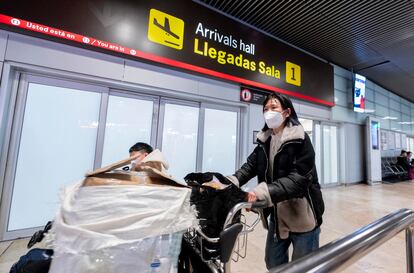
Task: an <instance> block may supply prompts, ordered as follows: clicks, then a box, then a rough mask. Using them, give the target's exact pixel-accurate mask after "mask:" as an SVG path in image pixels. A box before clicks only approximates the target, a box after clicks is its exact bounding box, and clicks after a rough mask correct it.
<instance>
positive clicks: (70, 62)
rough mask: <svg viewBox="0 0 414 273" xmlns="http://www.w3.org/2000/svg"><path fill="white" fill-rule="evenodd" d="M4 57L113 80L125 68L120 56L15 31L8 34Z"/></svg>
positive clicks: (119, 75) (121, 74) (117, 78)
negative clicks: (15, 32)
mask: <svg viewBox="0 0 414 273" xmlns="http://www.w3.org/2000/svg"><path fill="white" fill-rule="evenodd" d="M5 59H6V60H8V61H16V62H21V63H26V64H33V65H37V66H43V67H47V68H54V69H60V70H65V71H71V72H76V73H81V74H86V75H90V76H98V77H104V78H108V79H115V80H121V79H122V77H123V71H124V60H123V59H121V58H117V57H114V56H111V55H108V54H103V53H98V52H94V51H92V50H86V49H81V48H77V47H73V46H69V45H64V44H59V43H55V42H51V41H47V40H42V39H37V38H33V37H28V36H23V35H19V34H14V33H12V34H9V40H8V45H7V50H6V55H5Z"/></svg>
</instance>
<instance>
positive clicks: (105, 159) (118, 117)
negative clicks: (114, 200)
mask: <svg viewBox="0 0 414 273" xmlns="http://www.w3.org/2000/svg"><path fill="white" fill-rule="evenodd" d="M153 108H154V103H153V102H152V101H147V100H139V99H132V98H125V97H118V96H109V103H108V114H107V117H106V127H105V141H104V148H103V155H102V166H105V165H108V164H111V163H113V162H116V161H118V160H121V159H123V158H126V157H128V150H129V148H130V147H131V146H132V145H134V144H135V143H136V142H145V143H148V144H150V141H151V125H152V113H153Z"/></svg>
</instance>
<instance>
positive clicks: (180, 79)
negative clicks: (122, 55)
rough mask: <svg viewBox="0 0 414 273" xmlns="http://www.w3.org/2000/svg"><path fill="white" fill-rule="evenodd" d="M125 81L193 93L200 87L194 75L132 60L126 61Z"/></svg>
mask: <svg viewBox="0 0 414 273" xmlns="http://www.w3.org/2000/svg"><path fill="white" fill-rule="evenodd" d="M124 81H126V82H131V83H139V84H144V85H148V86H154V87H158V88H165V89H169V90H175V91H181V92H186V93H192V94H197V89H198V84H197V80H196V79H195V78H194V77H191V76H188V75H184V73H179V72H176V71H172V70H169V69H163V68H156V67H155V66H149V65H145V64H140V63H137V62H134V61H130V60H126V61H125V75H124Z"/></svg>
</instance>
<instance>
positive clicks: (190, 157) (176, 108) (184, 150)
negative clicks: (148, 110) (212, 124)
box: [158, 101, 200, 180]
mask: <svg viewBox="0 0 414 273" xmlns="http://www.w3.org/2000/svg"><path fill="white" fill-rule="evenodd" d="M199 112H200V107H199V104H198V103H188V104H180V103H179V102H178V103H174V102H170V101H162V102H161V113H162V117H163V121H162V125H161V126H162V135H159V136H158V137H161V136H162V140H161V142H160V143H161V144H160V145H159V146H160V148H161V151H162V152H163V154H164V156H165V157H166V159H167V160H168V163H169V165H170V169H169V170H168V172H169V173H170V174H171V175H172V176H173V177H175V178H177V179H178V180H183V178H184V176H185V175H186V174H188V173H190V172H195V171H196V162H197V144H198V143H197V140H198V125H199V124H198V123H199Z"/></svg>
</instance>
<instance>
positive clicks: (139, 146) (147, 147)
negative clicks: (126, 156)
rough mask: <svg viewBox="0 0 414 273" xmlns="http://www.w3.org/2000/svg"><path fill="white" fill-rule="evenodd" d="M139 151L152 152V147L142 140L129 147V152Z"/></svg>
mask: <svg viewBox="0 0 414 273" xmlns="http://www.w3.org/2000/svg"><path fill="white" fill-rule="evenodd" d="M139 151H145V152H146V153H149V154H150V153H152V151H153V149H152V147H151V146H150V145H149V144H147V143H144V142H137V143H135V144H134V145H133V146H132V147H131V148H129V153H132V152H139Z"/></svg>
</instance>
